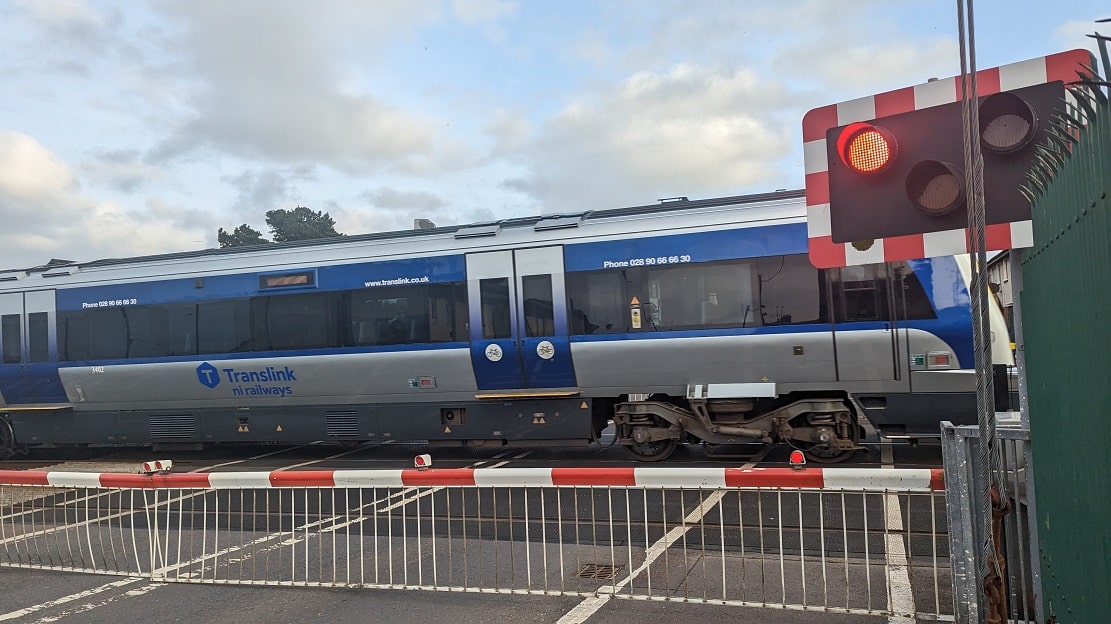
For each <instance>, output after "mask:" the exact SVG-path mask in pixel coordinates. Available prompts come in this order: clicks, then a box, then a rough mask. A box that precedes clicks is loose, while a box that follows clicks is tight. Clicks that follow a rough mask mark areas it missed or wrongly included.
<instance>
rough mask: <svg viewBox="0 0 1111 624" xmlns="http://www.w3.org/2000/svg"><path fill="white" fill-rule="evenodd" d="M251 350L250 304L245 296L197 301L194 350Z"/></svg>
mask: <svg viewBox="0 0 1111 624" xmlns="http://www.w3.org/2000/svg"><path fill="white" fill-rule="evenodd" d="M250 350H251V307H250V302H249V300H247V299H229V300H227V301H206V302H203V303H200V304H198V305H197V353H240V352H243V351H250Z"/></svg>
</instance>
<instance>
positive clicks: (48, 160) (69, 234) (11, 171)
mask: <svg viewBox="0 0 1111 624" xmlns="http://www.w3.org/2000/svg"><path fill="white" fill-rule="evenodd" d="M0 218H2V219H3V221H4V224H5V227H4V228H3V230H2V231H0V249H3V250H4V252H3V256H2V261H0V262H2V267H0V268H18V267H28V266H36V265H41V264H45V263H46V262H47V260H49V259H51V258H65V259H69V260H78V261H82V260H92V259H96V258H104V257H114V256H131V255H138V254H147V253H163V252H169V251H180V250H182V249H188V248H199V247H200V246H201V244H200V243H197V242H195V241H196V240H203V239H204V238H205V235H206V232H205V230H206V229H207V228H208V227H210V226H208V225H207V224H210V223H212V222H213V216H212V214H211V213H200V212H199V211H190V210H185V209H182V208H180V207H174V206H170V205H167V204H165V203H162V202H158V201H152V202H148V203H147V205H146V206H145V207H144V208H142V209H139V210H127V209H125V208H124V207H123V206H122V205H121V204H120V203H118V202H115V201H97V200H94V199H92V198H90V197H88V196H86V195H84V194H82V192H81V185H80V184H79V182H78V179H77V177H76V176H75V174H74V172H73V170H72V169H71V168H70V166H69V165H68V164H67V163H66V162H65V161H64V160H63V159H62V158H61V157H59V156H58V155H57V154H55V153H54V152H52V151H51V150H49V149H47V148H46V147H44V146H43V145H42V144H41V143H39V142H38V141H37V140H35V139H34V138H33V137H30V136H27V135H25V134H22V133H19V132H12V131H5V132H0Z"/></svg>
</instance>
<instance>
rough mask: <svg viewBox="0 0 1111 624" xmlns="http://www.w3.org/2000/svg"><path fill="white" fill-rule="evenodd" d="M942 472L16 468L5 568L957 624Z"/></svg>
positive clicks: (2, 545)
mask: <svg viewBox="0 0 1111 624" xmlns="http://www.w3.org/2000/svg"><path fill="white" fill-rule="evenodd" d="M940 475H941V471H939V470H871V469H858V468H827V469H803V470H792V469H789V468H769V469H739V468H737V469H732V468H726V469H722V468H717V469H698V468H616V469H590V468H563V469H561V468H551V469H513V468H490V469H460V470H427V471H419V470H385V471H301V472H297V471H288V472H271V473H266V472H248V473H242V472H241V473H207V474H203V473H190V474H170V475H128V474H108V473H88V474H85V473H62V472H11V471H8V472H5V471H0V566H9V567H30V568H49V569H57V570H71V571H78V572H96V573H101V574H118V575H128V576H139V577H144V578H149V579H151V580H156V581H172V582H188V583H232V584H244V585H252V584H257V585H295V586H329V587H331V586H348V587H375V588H404V589H425V590H445V591H470V592H493V593H528V594H542V595H561V596H566V595H573V596H582V597H589V596H603V597H606V598H626V599H642V600H683V601H696V602H704V603H712V604H723V605H745V606H771V607H779V608H789V609H801V610H821V611H830V612H842V613H852V614H874V615H884V614H886V615H894V616H905V617H914V616H925V617H929V616H934V617H937V616H947V615H949V614H951V613H952V611H953V605H952V599H951V593H950V588H951V587H952V584H951V579H950V578H949V555H948V541H947V536H946V521H945V509H944V499H943V493H942V492H941V490H942V487H943V486H942V479H941V476H940Z"/></svg>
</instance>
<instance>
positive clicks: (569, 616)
mask: <svg viewBox="0 0 1111 624" xmlns="http://www.w3.org/2000/svg"><path fill="white" fill-rule="evenodd" d="M755 467H756V462H750V463H747V464H745V465H743V466H741V468H742V469H744V470H748V469H750V468H755ZM724 497H725V491H724V490H717V491H715V492H712V493H711V494H710V495H709V496H707V497H706V500H704V501H702V503H701V504H700V505H699V506H698V508H697V509H695V510H694V511H692V512H691V513H690V514H689V515H688V516H687V517H686V519H685V520H684V522H683V523H682V524H680V525H679V526H677V527H675V528H673V529H671V530H670V531H668V532H667V534H666V535H664V536H663V537H661V538H660V539H659V540H657V541H656V543H655V544H652V546H651V547H650V548H649V549H648V550H647V551H645V553H644V563H642V564H641V565H640V567H638V568H637V569H636V570H633V571H630V572H629V575H628V576H626V577H625V578H624V579H622V580H621V582H620V583H617V584H615V585H603V586H602V587H599V588H598V591H597V593H596V594H595V595H593V596H590V597H589V598H586V599H584V600H583V601H582V602H580V603H579V604H577V605H575V606H574V607H573V608H572V609H571V610H570V611H568V612H567V613H564V614H563V617H561V618H559V621H558V622H556V624H582V623H583V622H585V621H587V620H588V619H590V616H592V615H594V614H595V613H597V612H598V610H599V609H601V608H602V607H603V606H605V604H606V603H607V602H609V601H610V599H611V598H612V597H613V594H616V593H617V592H618V591H619V590H621V589H623V588H624V587H625V586H626V585H628V584H629V583H631V582H632V581H633V579H635V578H636V577H637V576H638V575H639V574H640V573H641V572H643V571H644V570H646V569H648V566H650V565H652V562H654V561H655V560H656V559H659V557H660V555H662V554H663V553H664V552H665V551H667V549H668V547H670V546H671V545H672V544H674V543H675V542H676V541H678V540H679V538H681V537H683V534H684V533H686V532H687V531H690V530H691V529H693V528H695V527H696V526H698V523H699V522H700V521H701V520H702V517H703V516H705V515H706V513H707V512H708V511H710V510H711V509H713V508H714V507H716V506H717V505H718V503H719V502H721V499H722V498H724Z"/></svg>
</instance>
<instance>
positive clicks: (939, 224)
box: [802, 50, 1095, 268]
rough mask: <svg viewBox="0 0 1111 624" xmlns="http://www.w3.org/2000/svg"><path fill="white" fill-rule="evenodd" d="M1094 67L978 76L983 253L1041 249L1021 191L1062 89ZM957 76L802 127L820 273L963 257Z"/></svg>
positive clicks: (826, 114) (1047, 60) (856, 103)
mask: <svg viewBox="0 0 1111 624" xmlns="http://www.w3.org/2000/svg"><path fill="white" fill-rule="evenodd" d="M1094 63H1095V60H1094V57H1093V56H1092V54H1091V52H1089V51H1087V50H1069V51H1067V52H1060V53H1057V54H1051V55H1049V56H1043V57H1040V58H1035V59H1029V60H1026V61H1020V62H1018V63H1012V64H1010V65H1003V66H1000V67H992V68H989V69H982V70H979V71H977V72H976V80H977V90H978V91H979V95H980V97H979V98H978V100H977V111H978V115H979V117H980V125H979V128H977V132H978V136H979V137H980V148H981V153H982V156H983V163H984V194H985V204H986V213H987V215H986V216H987V219H986V221H987V222H986V226H987V227H986V228H985V234H986V248H987V249H988V250H998V249H1015V248H1021V247H1030V246H1031V245H1033V244H1034V233H1033V224H1032V221H1031V219H1030V204H1029V202H1028V201H1027V200H1026V198H1025V197H1024V196H1023V195H1022V193H1021V192H1020V191H1019V187H1020V185H1022V184H1023V183H1024V182H1025V177H1026V172H1027V171H1028V170H1029V168H1030V165H1031V163H1032V160H1033V157H1034V155H1035V151H1036V147H1037V145H1038V144H1039V143H1041V142H1042V141H1041V139H1042V137H1044V136H1045V134H1046V130H1047V128H1049V126H1050V124H1051V122H1052V118H1053V116H1054V111H1055V110H1057V109H1059V108H1062V107H1063V106H1064V98H1063V96H1064V91H1065V88H1064V85H1066V84H1069V83H1070V82H1073V81H1076V80H1077V79H1078V78H1080V77H1084V76H1087V75H1088V72H1089V70H1088V69H1087V68H1089V67H1091V66H1092V65H1094ZM961 93H962V81H961V79H960V78H957V77H953V78H944V79H941V80H930V81H929V82H926V83H923V84H919V85H915V86H912V87H905V88H902V89H896V90H894V91H887V92H885V93H877V94H875V95H870V96H865V97H862V98H857V99H855V100H849V101H846V102H840V103H837V104H829V105H826V106H821V107H818V108H814V109H811V110H810V111H808V112H807V113H806V115H805V116H804V117H803V119H802V140H803V156H804V161H805V170H806V222H807V238H808V241H809V243H808V246H809V251H810V261H811V262H812V263H813V264H814V266H816V267H819V268H829V267H842V266H850V265H859V264H869V263H873V262H893V261H896V260H911V259H914V258H929V257H933V256H946V255H953V254H963V253H967V252H968V250H969V244H968V241H969V232H968V229H967V224H968V204H969V202H968V199H967V198H966V197H965V176H966V175H967V173H968V172H966V171H965V170H964V169H965V166H964V135H965V132H964V128H963V124H962V121H961V118H962V114H963V113H962V109H963V106H964V104H963V102H962V101H961V100H962V97H961Z"/></svg>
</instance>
